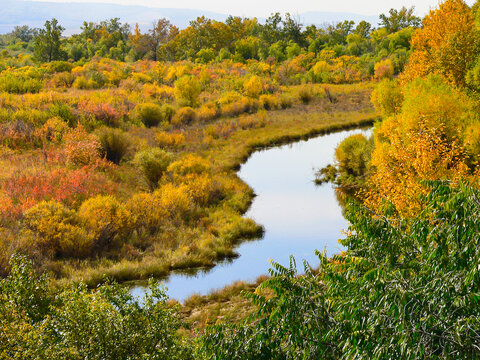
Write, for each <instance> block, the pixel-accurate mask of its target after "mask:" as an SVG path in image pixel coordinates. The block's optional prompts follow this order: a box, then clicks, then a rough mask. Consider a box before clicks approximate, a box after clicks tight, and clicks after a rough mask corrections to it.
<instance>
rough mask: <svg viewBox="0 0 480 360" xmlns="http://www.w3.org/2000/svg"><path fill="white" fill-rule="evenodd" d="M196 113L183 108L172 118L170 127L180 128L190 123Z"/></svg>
mask: <svg viewBox="0 0 480 360" xmlns="http://www.w3.org/2000/svg"><path fill="white" fill-rule="evenodd" d="M196 117H197V113H196V112H195V110H193V109H192V108H191V107H183V108H181V109H179V110H178V111H177V113H176V114H175V115H174V116H173V118H172V125H175V126H178V127H181V126H185V125H188V124H190V123H192V122H193V121H194V120H195V118H196Z"/></svg>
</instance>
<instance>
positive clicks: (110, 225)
mask: <svg viewBox="0 0 480 360" xmlns="http://www.w3.org/2000/svg"><path fill="white" fill-rule="evenodd" d="M78 218H79V222H80V224H81V225H82V226H83V227H84V228H85V229H86V230H87V231H88V233H89V234H90V235H91V236H92V237H93V238H94V243H93V246H94V247H95V248H96V249H97V250H104V249H108V248H110V247H115V246H116V245H118V243H120V245H121V244H122V242H123V241H125V238H126V235H128V231H129V229H130V223H129V218H130V216H129V213H128V212H127V211H126V210H125V207H124V206H123V205H122V204H120V203H119V202H118V200H116V199H115V198H114V197H113V196H111V195H108V196H102V195H98V196H96V197H93V198H90V199H88V200H87V201H85V202H84V203H83V204H82V205H81V206H80V208H79V209H78Z"/></svg>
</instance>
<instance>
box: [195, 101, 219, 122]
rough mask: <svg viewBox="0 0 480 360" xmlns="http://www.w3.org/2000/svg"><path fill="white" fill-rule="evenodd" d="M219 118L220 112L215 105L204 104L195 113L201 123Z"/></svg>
mask: <svg viewBox="0 0 480 360" xmlns="http://www.w3.org/2000/svg"><path fill="white" fill-rule="evenodd" d="M219 116H220V110H219V109H218V107H217V104H216V103H208V104H205V105H203V106H202V107H201V108H200V109H198V111H197V118H198V120H200V121H202V122H207V121H210V120H213V119H216V118H217V117H219Z"/></svg>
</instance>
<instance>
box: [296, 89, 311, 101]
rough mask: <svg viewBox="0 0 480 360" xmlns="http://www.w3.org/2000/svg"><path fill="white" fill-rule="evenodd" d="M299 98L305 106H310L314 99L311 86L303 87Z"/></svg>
mask: <svg viewBox="0 0 480 360" xmlns="http://www.w3.org/2000/svg"><path fill="white" fill-rule="evenodd" d="M297 94H298V98H299V99H300V101H301V102H302V103H304V104H309V103H310V102H311V101H312V100H313V97H314V93H313V89H312V87H311V86H308V85H303V86H301V87H300V88H299V89H298V93H297Z"/></svg>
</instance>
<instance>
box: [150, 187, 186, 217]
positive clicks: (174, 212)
mask: <svg viewBox="0 0 480 360" xmlns="http://www.w3.org/2000/svg"><path fill="white" fill-rule="evenodd" d="M188 190H189V189H188V187H187V186H186V185H179V186H176V185H174V184H172V183H167V184H165V185H162V187H161V188H160V189H158V190H155V192H154V193H153V198H154V201H155V206H158V207H159V208H160V209H161V211H163V213H164V214H165V217H168V218H169V219H170V220H172V221H174V222H175V223H177V224H178V223H179V222H181V221H183V220H188V219H189V218H190V216H191V215H192V212H193V210H194V203H193V201H192V198H191V196H190V193H189V191H188Z"/></svg>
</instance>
